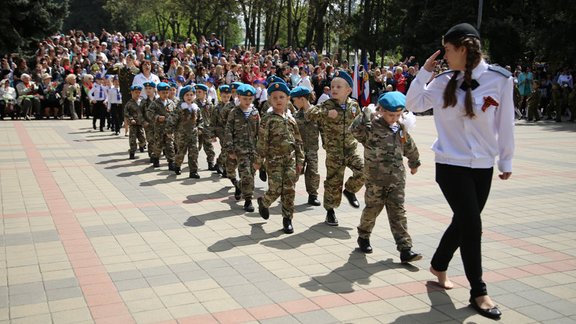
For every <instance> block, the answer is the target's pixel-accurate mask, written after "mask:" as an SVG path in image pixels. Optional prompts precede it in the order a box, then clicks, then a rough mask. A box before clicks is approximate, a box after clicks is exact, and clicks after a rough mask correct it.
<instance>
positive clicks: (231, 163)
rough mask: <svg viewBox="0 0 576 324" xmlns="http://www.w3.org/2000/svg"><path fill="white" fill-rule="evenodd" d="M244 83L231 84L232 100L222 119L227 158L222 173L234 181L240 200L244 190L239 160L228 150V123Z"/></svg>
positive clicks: (235, 195)
mask: <svg viewBox="0 0 576 324" xmlns="http://www.w3.org/2000/svg"><path fill="white" fill-rule="evenodd" d="M241 85H243V83H242V82H232V84H231V85H230V90H231V92H232V93H231V96H230V102H228V103H227V104H226V105H225V106H224V108H222V111H221V114H222V120H223V121H224V141H223V142H222V144H221V145H222V150H223V151H224V154H225V155H226V159H225V163H226V164H225V165H224V172H223V174H222V176H223V177H225V178H228V179H230V181H231V182H232V184H233V185H234V188H235V191H234V198H235V199H236V200H240V198H242V190H241V189H240V185H239V184H238V180H236V169H237V168H238V161H236V160H235V159H229V158H228V152H226V149H225V147H226V140H227V139H226V125H227V124H228V115H230V112H231V111H232V109H234V108H236V107H237V106H238V105H239V104H240V99H238V94H237V93H236V91H237V90H238V88H239V87H240V86H241Z"/></svg>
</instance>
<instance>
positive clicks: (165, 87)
mask: <svg viewBox="0 0 576 324" xmlns="http://www.w3.org/2000/svg"><path fill="white" fill-rule="evenodd" d="M156 89H158V91H162V90H170V85H169V84H168V83H166V82H160V83H158V85H157V86H156Z"/></svg>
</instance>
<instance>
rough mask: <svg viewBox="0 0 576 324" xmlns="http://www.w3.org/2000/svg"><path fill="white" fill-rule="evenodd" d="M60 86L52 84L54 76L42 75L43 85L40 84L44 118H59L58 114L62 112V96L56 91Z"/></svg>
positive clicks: (55, 83)
mask: <svg viewBox="0 0 576 324" xmlns="http://www.w3.org/2000/svg"><path fill="white" fill-rule="evenodd" d="M57 86H58V83H57V82H52V76H51V75H50V74H48V73H44V74H43V75H42V84H40V92H41V93H42V97H41V99H40V105H41V107H42V108H43V110H44V116H45V117H46V119H49V118H50V116H54V119H56V118H57V117H58V112H59V111H60V94H59V93H58V92H57V91H56V88H57Z"/></svg>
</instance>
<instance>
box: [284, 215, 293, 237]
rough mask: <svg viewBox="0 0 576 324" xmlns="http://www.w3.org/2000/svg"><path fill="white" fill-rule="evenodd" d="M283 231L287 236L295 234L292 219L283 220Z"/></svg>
mask: <svg viewBox="0 0 576 324" xmlns="http://www.w3.org/2000/svg"><path fill="white" fill-rule="evenodd" d="M282 230H283V231H284V233H286V234H292V233H294V227H292V220H291V219H290V218H286V217H284V218H282Z"/></svg>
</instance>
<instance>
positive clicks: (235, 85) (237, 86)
mask: <svg viewBox="0 0 576 324" xmlns="http://www.w3.org/2000/svg"><path fill="white" fill-rule="evenodd" d="M243 84H244V83H242V82H238V81H236V82H232V85H230V87H231V88H232V89H233V90H236V89H238V88H239V87H240V86H241V85H243Z"/></svg>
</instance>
